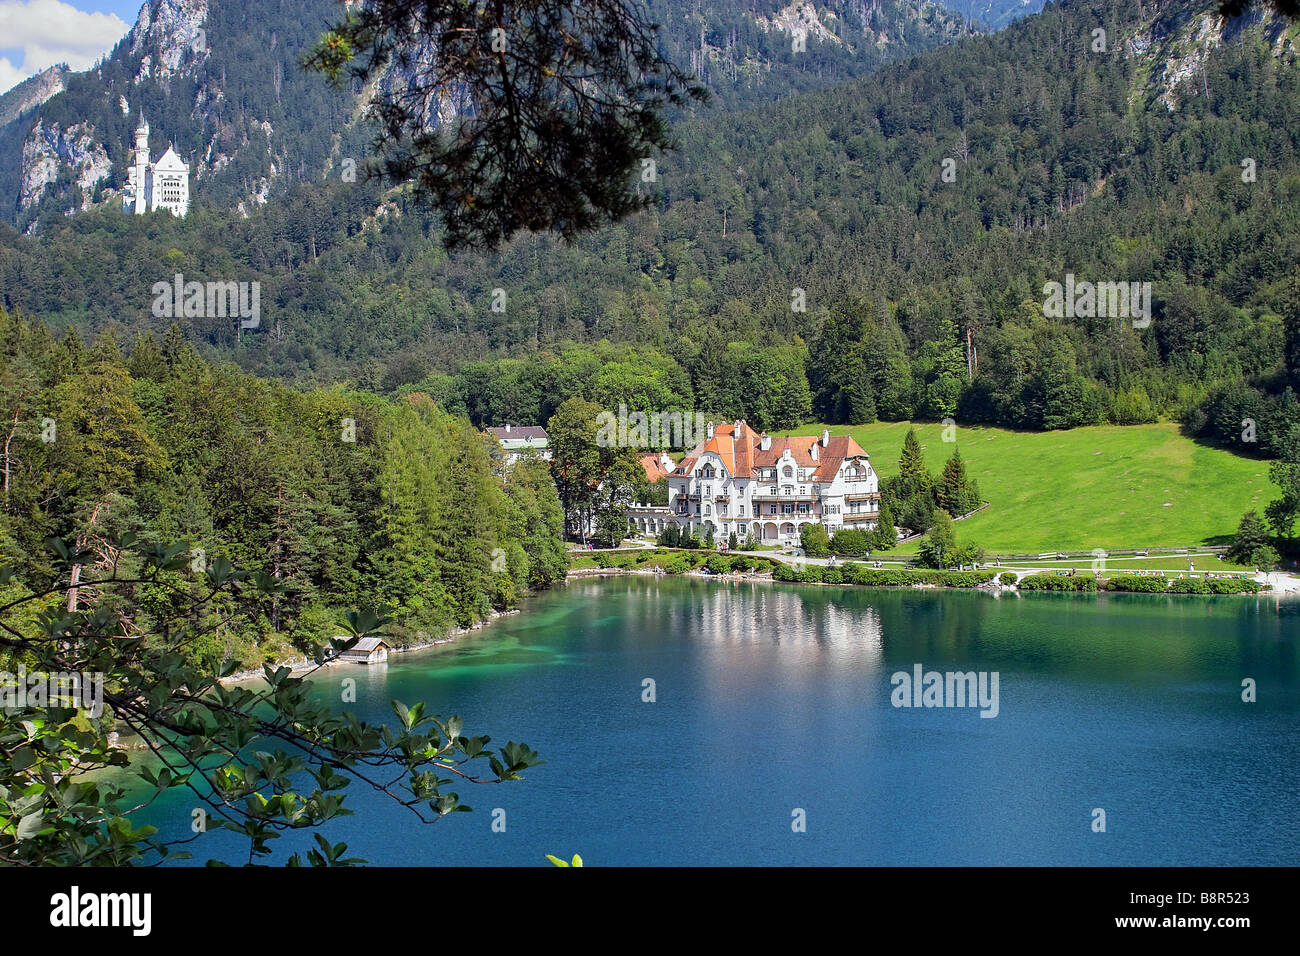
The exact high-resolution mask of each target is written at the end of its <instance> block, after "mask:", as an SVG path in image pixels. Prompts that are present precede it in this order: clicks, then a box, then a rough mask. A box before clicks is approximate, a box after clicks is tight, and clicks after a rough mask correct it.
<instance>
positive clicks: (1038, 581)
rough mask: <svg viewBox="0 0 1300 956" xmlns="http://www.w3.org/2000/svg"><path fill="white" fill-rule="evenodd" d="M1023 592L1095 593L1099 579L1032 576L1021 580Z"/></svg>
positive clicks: (1050, 575)
mask: <svg viewBox="0 0 1300 956" xmlns="http://www.w3.org/2000/svg"><path fill="white" fill-rule="evenodd" d="M1020 589H1021V590H1022V591H1095V590H1097V579H1096V578H1094V577H1089V576H1086V575H1082V574H1076V575H1075V576H1074V577H1070V576H1068V575H1064V574H1031V575H1029V576H1028V577H1023V578H1021V579H1020Z"/></svg>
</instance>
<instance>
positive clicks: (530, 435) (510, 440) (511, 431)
mask: <svg viewBox="0 0 1300 956" xmlns="http://www.w3.org/2000/svg"><path fill="white" fill-rule="evenodd" d="M487 432H488V434H489V435H491V436H492V437H493V438H495V439H496V440H497V444H499V445H500V446H501V450H502V451H504V452H505V453H506V464H508V465H513V464H514V463H515V462H517V461H518V460H519V459H520V458H522V457H523V456H525V455H537V456H538V457H539V458H541V459H542V460H543V461H550V460H551V440H550V436H548V435H547V434H546V429H545V428H543V427H542V426H541V425H506V426H505V427H503V428H489V429H488V430H487Z"/></svg>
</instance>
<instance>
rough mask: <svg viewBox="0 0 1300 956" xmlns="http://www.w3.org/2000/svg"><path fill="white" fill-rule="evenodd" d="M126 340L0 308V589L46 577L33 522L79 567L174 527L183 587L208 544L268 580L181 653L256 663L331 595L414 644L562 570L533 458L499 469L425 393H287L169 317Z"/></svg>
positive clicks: (167, 537)
mask: <svg viewBox="0 0 1300 956" xmlns="http://www.w3.org/2000/svg"><path fill="white" fill-rule="evenodd" d="M132 345H133V347H132V348H131V350H130V357H129V358H124V357H123V355H122V352H121V350H120V348H119V346H118V343H117V341H116V340H115V339H114V337H113V336H112V334H111V333H107V334H104V335H102V336H100V337H99V338H98V339H97V340H96V341H95V342H94V343H93V344H91V345H89V346H87V345H85V344H83V343H82V341H81V339H80V338H79V337H78V336H77V334H76V333H75V332H73V333H69V334H67V335H66V336H65V337H64V338H62V339H61V340H56V339H55V338H54V337H52V336H51V335H50V333H49V331H48V330H47V329H46V328H45V326H43V325H41V324H39V323H28V322H25V321H24V320H22V319H21V318H18V317H15V316H13V315H12V314H9V313H7V312H3V311H0V422H2V423H3V424H2V425H0V441H2V443H3V444H2V446H0V467H2V468H3V476H4V477H3V491H2V492H0V494H2V495H3V500H2V507H0V567H4V568H6V569H8V570H9V571H10V572H13V573H14V580H13V581H12V582H10V583H9V584H8V585H7V586H3V587H0V595H3V596H7V597H8V598H9V599H11V600H12V599H14V598H15V597H16V596H18V595H19V594H21V593H23V590H24V589H30V591H39V590H40V589H41V588H43V587H46V586H48V585H49V583H50V582H51V581H53V580H54V579H55V576H56V575H55V569H54V568H53V567H51V566H50V565H49V564H48V562H49V561H50V560H51V555H52V552H51V551H50V550H49V548H47V547H45V546H44V542H45V540H46V539H47V538H49V537H57V538H60V539H63V540H66V541H69V542H76V543H77V544H78V545H80V546H81V547H83V548H87V549H89V550H90V551H92V552H93V553H94V555H95V557H94V559H93V560H91V561H88V562H87V564H88V566H87V577H88V578H89V577H91V576H93V575H94V574H96V573H102V572H103V571H104V570H105V569H106V568H109V567H111V566H112V564H113V562H115V561H116V560H117V559H118V557H119V549H118V548H117V547H116V546H115V544H114V542H115V541H117V540H118V539H119V538H120V537H121V536H122V535H123V534H131V535H134V536H135V537H136V538H137V539H138V540H140V541H143V542H145V543H149V544H158V545H168V544H171V543H175V542H186V543H187V545H188V556H189V558H190V565H189V568H188V569H182V570H178V571H175V572H173V577H174V580H175V581H178V582H183V581H185V580H187V579H188V580H191V581H193V582H195V586H196V587H197V581H198V572H199V571H201V570H202V569H203V568H204V567H205V566H206V565H207V564H209V563H211V562H214V561H219V560H223V559H224V560H227V561H229V562H230V563H231V564H232V565H233V566H234V567H236V568H240V569H244V570H251V571H254V572H258V573H261V574H264V575H266V576H268V577H269V578H271V579H272V580H273V582H274V584H275V590H274V593H271V594H269V595H266V596H265V597H264V598H259V599H258V600H259V602H260V603H259V606H258V608H257V609H256V614H254V615H252V616H251V617H249V616H247V615H245V616H243V617H242V618H241V619H242V620H245V621H247V622H248V624H247V625H246V627H247V630H246V631H245V632H242V633H235V632H230V631H220V632H215V633H213V634H212V635H210V637H209V641H210V643H209V644H208V645H205V646H196V647H194V648H193V650H194V652H195V654H196V655H197V656H201V657H205V658H206V657H208V656H212V657H215V658H218V659H224V658H226V657H233V658H242V659H243V660H244V661H245V663H246V664H257V663H260V660H261V658H260V657H259V655H264V656H266V657H268V658H269V657H274V656H284V655H285V654H286V653H290V645H297V646H305V645H306V644H308V643H311V642H320V641H321V640H323V639H324V638H326V637H329V636H331V635H333V634H338V633H341V632H340V631H339V630H337V628H338V625H339V620H340V618H341V617H342V613H343V609H352V608H358V607H360V608H367V607H369V608H375V607H379V606H387V607H390V608H392V609H393V616H394V619H395V621H396V625H395V629H394V634H395V636H396V637H397V639H398V640H400V641H414V640H419V639H422V638H424V637H425V636H426V635H428V634H430V633H438V632H440V631H442V630H444V629H446V628H447V627H450V626H455V625H460V626H465V625H469V624H471V623H473V622H475V621H477V620H480V619H483V618H484V617H486V616H487V615H488V614H489V613H490V612H491V611H493V610H494V609H496V610H500V609H504V608H509V607H512V606H514V605H515V603H516V602H517V600H518V599H519V597H520V596H521V595H522V594H523V593H524V592H525V591H526V590H528V589H538V588H545V587H548V586H549V585H550V584H551V583H553V582H555V581H557V580H560V579H562V578H563V577H564V574H565V572H566V569H567V562H566V559H565V556H564V552H563V545H562V543H561V540H560V532H561V524H562V514H561V511H560V506H559V500H558V498H557V497H556V491H555V486H554V484H553V482H552V481H551V477H550V474H549V471H548V470H547V469H546V467H545V465H544V464H540V463H528V462H524V463H520V464H518V465H516V466H514V467H511V468H508V469H507V468H505V467H504V463H503V461H502V459H501V455H500V451H499V449H498V448H497V446H496V443H495V442H492V441H490V440H488V439H486V438H485V436H483V435H482V434H481V433H479V432H478V431H477V430H475V429H474V428H472V427H471V426H470V424H469V422H468V421H466V420H465V419H463V418H458V417H456V416H453V415H450V414H448V413H446V412H444V411H441V410H439V409H438V408H437V407H436V405H435V404H434V403H433V401H432V400H430V399H429V397H428V396H425V395H419V394H413V395H409V396H405V397H403V398H400V399H396V400H392V401H388V400H385V399H382V398H379V397H377V396H374V395H364V394H358V393H355V392H350V391H346V390H344V389H342V388H332V389H328V390H320V391H311V392H305V393H304V392H299V391H295V390H292V389H290V388H288V387H286V386H284V385H281V384H276V383H271V382H266V381H263V380H260V379H257V378H255V377H253V376H251V375H248V374H247V373H244V372H241V371H239V370H238V369H236V368H234V367H233V366H230V365H225V366H216V365H212V364H210V363H208V362H206V361H204V360H203V359H201V358H200V357H199V356H198V355H197V354H196V353H195V351H194V350H193V348H192V347H190V346H189V345H187V344H186V343H185V342H184V341H183V340H182V337H181V335H180V332H179V330H178V329H172V330H170V331H169V332H168V334H167V335H166V336H165V337H164V339H163V340H162V341H161V342H160V341H158V340H157V339H155V338H154V337H152V336H150V335H143V336H141V337H139V338H137V339H136V340H135V341H134V342H133V343H132ZM192 572H193V573H192ZM65 573H66V572H65ZM96 597H97V595H95V594H94V592H93V589H91V588H85V589H83V590H82V592H81V593H80V594H79V595H78V597H77V601H78V606H79V607H80V606H82V605H83V604H84V605H85V606H90V605H91V604H93V603H94V600H95V599H96ZM132 600H133V605H134V606H132V607H130V608H127V609H125V610H126V615H127V618H128V619H129V620H130V621H132V622H133V626H134V627H136V628H138V629H139V630H140V631H141V632H148V631H149V628H150V621H151V620H152V619H153V618H154V617H155V616H162V615H163V614H164V612H167V611H174V608H172V607H170V603H169V602H168V601H167V599H166V598H165V596H164V592H162V591H161V590H160V589H159V590H150V589H144V590H141V591H139V592H137V593H135V594H134V595H133V596H132ZM159 602H164V603H167V605H168V606H166V607H163V606H160V605H159ZM0 603H2V602H0Z"/></svg>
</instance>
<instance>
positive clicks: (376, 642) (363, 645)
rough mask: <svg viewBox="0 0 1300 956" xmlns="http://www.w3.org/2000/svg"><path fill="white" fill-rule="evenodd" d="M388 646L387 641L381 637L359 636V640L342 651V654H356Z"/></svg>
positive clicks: (367, 652)
mask: <svg viewBox="0 0 1300 956" xmlns="http://www.w3.org/2000/svg"><path fill="white" fill-rule="evenodd" d="M389 646H390V645H389V643H388V642H387V641H386V640H384V639H383V638H382V637H363V638H361V640H359V641H357V642H356V643H355V644H353V645H352V646H351V647H349V648H348V649H347V650H346V651H344V652H343V653H344V654H356V653H361V654H369V653H370V652H371V651H373V650H376V649H378V648H380V647H389Z"/></svg>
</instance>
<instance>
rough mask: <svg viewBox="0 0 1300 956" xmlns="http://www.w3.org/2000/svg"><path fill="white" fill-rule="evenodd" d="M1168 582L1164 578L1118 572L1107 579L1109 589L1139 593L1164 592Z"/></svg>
mask: <svg viewBox="0 0 1300 956" xmlns="http://www.w3.org/2000/svg"><path fill="white" fill-rule="evenodd" d="M1165 586H1166V582H1165V579H1164V578H1160V577H1155V576H1154V575H1151V576H1145V577H1144V576H1139V575H1136V574H1117V575H1115V576H1114V577H1113V578H1108V579H1107V580H1106V590H1107V591H1130V592H1133V593H1138V594H1163V593H1164V591H1165Z"/></svg>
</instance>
